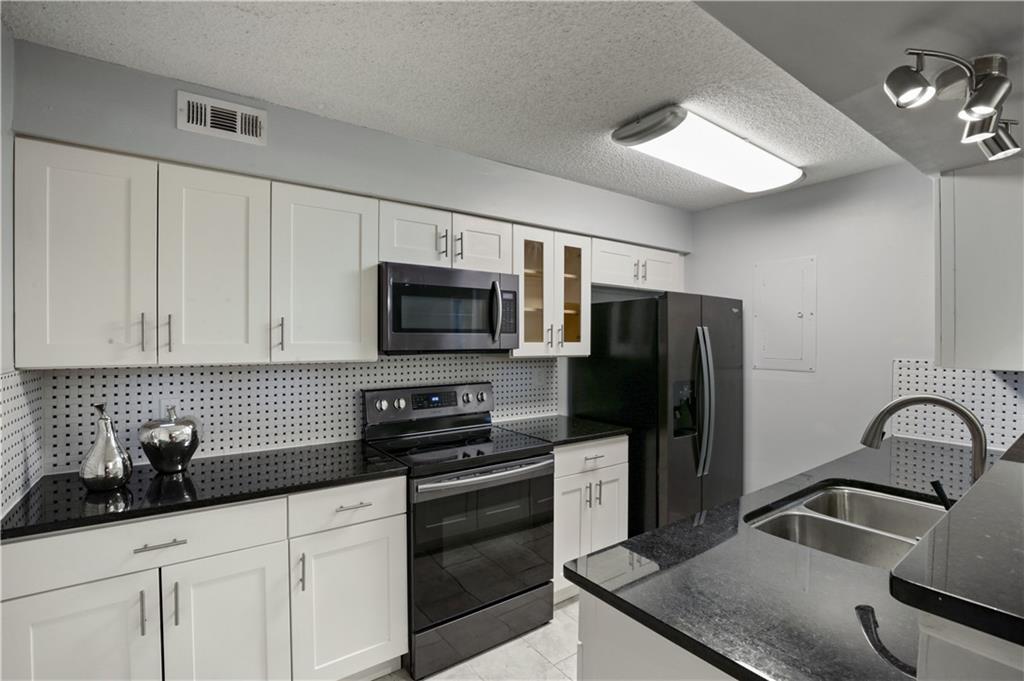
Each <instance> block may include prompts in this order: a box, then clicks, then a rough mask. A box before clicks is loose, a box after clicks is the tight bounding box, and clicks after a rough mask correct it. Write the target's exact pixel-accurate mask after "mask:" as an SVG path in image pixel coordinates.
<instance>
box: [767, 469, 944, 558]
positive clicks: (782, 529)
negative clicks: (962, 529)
mask: <svg viewBox="0 0 1024 681" xmlns="http://www.w3.org/2000/svg"><path fill="white" fill-rule="evenodd" d="M944 514H945V509H944V508H943V507H942V506H939V505H938V504H930V503H927V502H923V501H917V500H914V499H907V498H904V497H900V496H896V495H894V494H887V493H885V492H875V491H872V490H865V489H859V488H856V487H848V486H832V487H825V488H823V489H819V490H816V491H814V492H811V493H809V494H807V495H805V496H803V497H801V498H799V499H797V500H796V501H794V502H792V503H790V504H788V505H786V506H784V507H783V508H781V509H779V510H776V511H773V512H771V513H769V514H767V515H764V516H760V517H757V518H755V519H753V520H751V521H750V524H751V525H752V526H753V527H754V528H756V529H758V530H760V531H762V532H766V533H768V534H770V535H773V536H776V537H780V538H782V539H787V540H789V541H791V542H795V543H797V544H801V545H803V546H807V547H810V548H812V549H817V550H819V551H824V552H826V553H831V554H833V555H836V556H840V557H841V558H846V559H849V560H853V561H856V562H858V563H864V564H866V565H873V566H875V567H881V568H886V569H892V568H894V567H895V566H896V564H897V563H899V562H900V560H901V559H902V558H903V556H905V555H906V554H907V552H908V551H909V550H910V549H911V548H913V546H914V544H916V543H917V542H918V540H919V539H920V538H921V537H922V536H923V535H924V534H925V533H926V532H927V531H928V530H929V529H931V527H932V526H933V525H935V523H937V522H938V521H939V519H940V518H942V516H943V515H944Z"/></svg>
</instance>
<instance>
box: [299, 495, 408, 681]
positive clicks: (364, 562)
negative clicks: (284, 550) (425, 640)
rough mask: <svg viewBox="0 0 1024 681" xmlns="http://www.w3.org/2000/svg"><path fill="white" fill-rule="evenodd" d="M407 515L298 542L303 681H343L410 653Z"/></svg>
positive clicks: (342, 529) (367, 523)
mask: <svg viewBox="0 0 1024 681" xmlns="http://www.w3.org/2000/svg"><path fill="white" fill-rule="evenodd" d="M405 522H406V521H405V516H404V515H396V516H391V517H389V518H382V519H380V520H373V521H370V522H366V523H360V524H358V525H350V526H348V527H342V528H338V529H334V530H327V531H325V532H318V533H316V534H310V535H306V536H304V537H298V538H295V539H292V540H291V575H292V579H291V586H292V652H293V660H292V661H293V674H294V677H295V678H296V679H332V680H333V679H342V678H346V677H349V676H351V675H353V674H356V673H358V672H360V671H363V670H365V669H367V668H369V667H372V666H374V665H378V664H381V663H383V662H387V661H388V660H391V659H394V658H396V657H399V656H400V655H402V654H404V653H405V652H407V650H408V621H407V618H408V613H407V611H406V607H407V588H406V586H407V584H406V542H405V531H406V528H405Z"/></svg>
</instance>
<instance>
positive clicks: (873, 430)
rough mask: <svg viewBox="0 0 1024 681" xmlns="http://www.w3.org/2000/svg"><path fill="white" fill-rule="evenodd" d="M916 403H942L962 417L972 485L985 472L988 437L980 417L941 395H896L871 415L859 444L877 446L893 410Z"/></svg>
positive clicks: (894, 411) (893, 412) (873, 447)
mask: <svg viewBox="0 0 1024 681" xmlns="http://www.w3.org/2000/svg"><path fill="white" fill-rule="evenodd" d="M919 404H931V405H935V406H937V407H944V408H946V409H948V410H950V411H951V412H953V413H954V414H956V415H957V416H959V417H960V418H961V419H963V421H964V424H966V426H967V432H969V433H970V434H971V484H972V485H973V484H974V483H975V482H977V481H978V478H980V477H981V474H982V473H984V472H985V457H986V455H987V454H988V441H987V440H986V438H985V429H984V428H982V426H981V421H979V420H978V417H977V416H975V415H974V413H973V412H972V411H971V410H970V409H968V408H967V407H965V406H964V405H962V404H960V403H959V402H955V401H953V400H951V399H949V398H948V397H942V396H941V395H905V396H904V397H897V398H896V399H895V400H893V401H892V402H890V403H889V404H887V405H885V406H884V407H882V410H881V411H879V412H878V413H877V414H876V415H875V417H874V418H873V419H871V422H870V423H868V427H867V428H865V429H864V434H863V435H862V436H861V438H860V441H861V444H863V445H865V446H867V447H871V448H872V449H878V448H879V447H881V446H882V438H883V437H885V431H884V430H883V428H885V423H886V421H888V420H889V419H890V418H891V417H892V416H893V415H894V414H895V413H896V412H898V411H901V410H903V409H906V408H907V407H914V406H917V405H919Z"/></svg>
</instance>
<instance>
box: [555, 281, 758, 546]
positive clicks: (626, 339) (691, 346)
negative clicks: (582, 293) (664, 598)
mask: <svg viewBox="0 0 1024 681" xmlns="http://www.w3.org/2000/svg"><path fill="white" fill-rule="evenodd" d="M569 382H570V384H571V389H570V405H569V408H570V412H571V413H572V414H573V415H576V416H582V417H588V418H592V419H595V420H598V421H604V422H606V423H614V424H618V425H625V426H629V427H630V428H631V429H632V432H631V434H630V439H629V478H630V479H629V505H630V508H629V533H630V535H633V534H638V533H640V532H644V531H646V530H650V529H652V528H654V527H659V526H661V525H664V524H666V523H670V522H672V521H674V520H678V519H680V518H685V517H687V516H690V515H693V514H695V513H698V512H700V511H702V510H705V509H710V508H713V507H715V506H718V505H719V504H722V503H725V502H727V501H731V500H732V499H735V498H737V497H739V496H740V495H741V494H742V493H743V303H742V302H741V301H739V300H731V299H728V298H716V297H712V296H699V295H691V294H687V293H666V294H662V295H661V296H658V297H655V298H645V299H640V300H620V301H613V302H604V303H597V304H594V305H593V306H592V307H591V346H590V356H589V357H585V358H578V359H577V358H574V359H571V360H570V361H569Z"/></svg>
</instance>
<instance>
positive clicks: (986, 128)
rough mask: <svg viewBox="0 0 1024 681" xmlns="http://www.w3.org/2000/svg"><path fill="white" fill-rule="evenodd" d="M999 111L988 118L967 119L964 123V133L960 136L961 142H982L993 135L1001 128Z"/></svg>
mask: <svg viewBox="0 0 1024 681" xmlns="http://www.w3.org/2000/svg"><path fill="white" fill-rule="evenodd" d="M999 113H1000V112H999V111H996V113H994V114H992V115H991V116H989V117H988V118H982V119H981V120H980V121H967V122H966V123H964V134H963V137H961V138H960V142H961V143H963V144H970V143H971V142H981V141H982V140H987V139H988V138H989V137H992V136H993V135H995V134H996V132H997V131H998V130H999Z"/></svg>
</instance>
